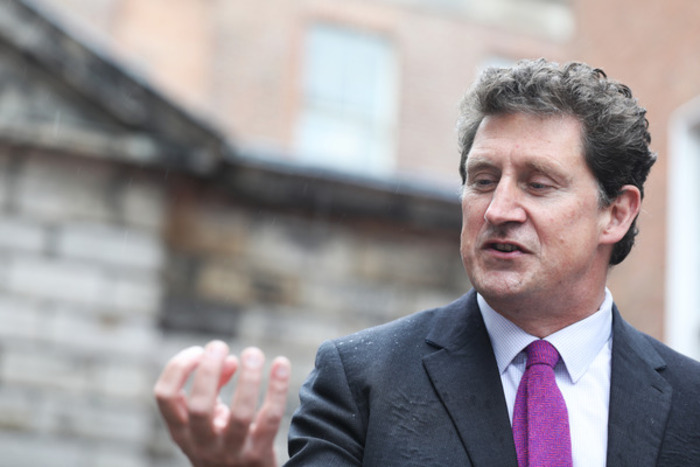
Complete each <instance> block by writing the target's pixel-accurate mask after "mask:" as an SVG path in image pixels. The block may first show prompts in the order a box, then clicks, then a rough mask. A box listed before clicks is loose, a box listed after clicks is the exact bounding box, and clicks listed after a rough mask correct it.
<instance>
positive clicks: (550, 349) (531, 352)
mask: <svg viewBox="0 0 700 467" xmlns="http://www.w3.org/2000/svg"><path fill="white" fill-rule="evenodd" d="M525 352H526V353H527V368H530V366H532V365H537V364H538V363H544V364H545V365H548V366H550V367H552V368H554V366H555V365H556V364H557V362H558V361H559V352H557V349H555V348H554V346H553V345H552V344H550V343H549V342H547V341H545V340H541V339H540V340H536V341H534V342H533V343H532V344H530V345H528V346H527V347H526V348H525Z"/></svg>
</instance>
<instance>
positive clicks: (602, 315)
mask: <svg viewBox="0 0 700 467" xmlns="http://www.w3.org/2000/svg"><path fill="white" fill-rule="evenodd" d="M476 298H477V303H478V304H479V310H481V316H482V317H483V319H484V324H485V325H486V330H487V331H488V333H489V337H490V339H491V346H492V347H493V353H494V355H495V356H496V363H497V364H498V371H499V372H500V373H501V374H503V372H505V371H506V369H507V368H508V365H510V364H511V363H512V362H513V359H515V357H516V356H517V355H518V354H519V353H520V352H522V351H523V350H524V349H525V347H527V346H528V345H529V344H530V343H531V342H533V341H535V340H537V339H538V338H537V337H536V336H533V335H531V334H528V333H527V332H525V331H523V330H522V329H521V328H519V327H518V326H517V325H515V324H514V323H513V322H511V321H509V320H508V319H507V318H505V317H503V316H502V315H501V314H499V313H498V312H496V311H495V310H494V309H493V308H491V306H490V305H489V304H488V303H486V300H485V299H484V298H483V297H482V296H481V294H477V297H476ZM612 304H613V298H612V294H611V293H610V290H608V289H607V287H606V289H605V298H604V299H603V303H602V304H601V305H600V308H598V311H596V312H595V313H593V314H592V315H591V316H588V317H586V318H585V319H582V320H581V321H578V322H576V323H574V324H571V325H569V326H567V327H565V328H563V329H560V330H559V331H557V332H555V333H554V334H550V335H549V336H547V337H545V340H546V341H548V342H549V343H550V344H552V345H553V346H554V347H555V348H556V349H557V350H558V351H559V355H561V359H562V361H563V362H564V366H565V368H566V370H567V372H568V373H569V377H570V378H571V380H572V381H573V382H574V383H576V382H577V381H578V380H579V378H581V376H583V375H584V373H585V372H586V370H588V367H589V366H590V364H591V363H592V362H593V359H594V358H595V357H596V355H598V353H599V352H600V350H601V349H602V348H603V346H604V345H605V343H606V342H608V340H609V339H610V337H611V335H612Z"/></svg>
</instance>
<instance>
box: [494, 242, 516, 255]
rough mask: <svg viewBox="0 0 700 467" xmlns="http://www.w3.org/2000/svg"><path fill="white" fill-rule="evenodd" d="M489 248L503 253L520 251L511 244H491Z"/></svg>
mask: <svg viewBox="0 0 700 467" xmlns="http://www.w3.org/2000/svg"><path fill="white" fill-rule="evenodd" d="M491 248H493V249H494V250H496V251H501V252H503V253H511V252H513V251H520V248H519V247H518V246H516V245H513V244H512V243H492V244H491Z"/></svg>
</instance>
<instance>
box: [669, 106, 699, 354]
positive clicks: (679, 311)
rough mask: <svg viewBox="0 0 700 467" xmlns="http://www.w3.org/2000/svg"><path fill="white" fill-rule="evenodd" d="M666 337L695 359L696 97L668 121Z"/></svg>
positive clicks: (697, 128) (696, 316)
mask: <svg viewBox="0 0 700 467" xmlns="http://www.w3.org/2000/svg"><path fill="white" fill-rule="evenodd" d="M667 206H668V208H667V215H668V220H667V229H668V230H667V235H666V238H667V240H666V241H667V249H666V251H667V268H666V270H667V273H666V316H665V324H666V333H665V334H666V335H665V340H666V342H667V343H668V344H669V345H670V346H671V347H673V348H674V349H676V350H678V351H679V352H681V353H684V354H686V355H689V356H691V357H693V358H695V359H700V97H697V98H695V99H694V100H692V101H691V102H689V103H687V104H685V105H683V106H682V107H680V108H679V109H678V110H677V111H676V112H675V113H674V114H673V116H672V118H671V122H670V126H669V161H668V202H667Z"/></svg>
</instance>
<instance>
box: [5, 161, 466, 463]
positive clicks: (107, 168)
mask: <svg viewBox="0 0 700 467" xmlns="http://www.w3.org/2000/svg"><path fill="white" fill-rule="evenodd" d="M262 181H264V180H262ZM290 186H294V184H291V185H290ZM308 188H309V187H308V186H307V184H306V183H300V184H299V187H298V189H299V190H305V189H308ZM357 190H358V191H357V196H358V199H360V200H362V202H363V203H364V202H365V201H366V200H371V199H372V198H371V197H367V193H366V192H364V191H363V190H365V188H362V187H358V188H357ZM382 196H388V197H391V196H394V195H393V194H391V193H387V194H386V195H382ZM366 197H367V198H366ZM426 206H427V205H426ZM453 207H454V209H456V210H458V206H457V204H456V203H455V204H454V206H453ZM450 209H452V208H450ZM458 235H459V232H458V231H457V229H448V228H444V227H442V228H430V227H429V226H425V225H424V226H422V227H416V226H415V225H411V224H410V223H408V222H402V221H400V220H397V219H396V217H392V218H389V217H387V218H382V217H381V216H379V217H377V216H376V214H373V215H366V216H362V215H358V213H357V212H355V213H353V215H352V216H347V215H344V214H343V212H337V211H332V212H331V211H326V210H324V209H309V207H308V206H307V207H304V206H301V205H300V206H298V207H295V208H290V207H289V206H286V207H284V208H281V207H279V205H275V203H274V202H270V199H267V200H266V201H265V202H261V201H260V199H258V198H256V197H254V196H246V197H242V196H239V195H237V194H236V193H235V192H234V191H231V190H229V189H228V188H227V183H226V182H225V181H224V182H222V181H221V180H217V179H216V178H215V177H210V178H201V177H194V176H191V175H187V174H185V173H169V172H168V171H167V170H160V169H153V168H151V169H148V170H146V169H142V168H139V167H138V166H128V165H124V164H121V163H117V162H114V161H109V160H98V159H90V158H84V157H71V156H68V155H65V154H56V153H51V152H48V151H43V152H42V151H36V150H27V149H18V148H16V147H14V148H13V147H0V452H2V456H1V459H2V460H1V461H0V464H1V465H8V466H13V467H29V466H32V467H34V466H37V465H58V466H71V467H82V466H85V467H107V466H115V467H116V466H119V467H145V466H154V467H159V466H179V465H182V466H185V465H187V462H186V459H185V458H184V456H183V455H182V454H180V453H179V452H178V451H177V450H176V448H175V447H174V446H173V444H172V443H171V441H170V440H169V437H168V434H167V432H166V430H165V429H164V426H163V423H162V422H161V420H160V418H159V416H158V414H157V411H156V408H155V403H154V401H153V398H152V386H153V383H154V382H155V379H156V378H157V376H158V374H159V372H160V370H161V368H162V366H163V365H164V364H165V362H166V361H167V359H168V358H170V357H171V356H172V355H173V354H174V353H175V352H177V351H178V350H180V349H182V348H184V347H186V346H190V345H202V344H205V343H206V342H207V341H208V340H210V339H214V338H217V339H223V340H225V341H226V342H228V343H229V344H230V345H231V347H232V349H233V350H234V351H235V352H240V350H242V349H243V348H244V347H245V346H248V345H257V346H259V347H261V348H262V349H263V350H264V351H265V352H266V354H267V355H268V356H269V357H270V358H272V357H273V356H275V355H280V354H282V355H287V356H288V357H289V358H290V359H291V360H292V364H293V368H294V369H293V384H292V389H291V391H290V394H289V402H288V414H287V415H288V417H287V420H286V421H285V422H284V429H283V430H282V432H281V433H280V435H279V436H278V438H277V442H278V451H279V452H280V454H281V459H284V458H285V456H286V428H287V426H288V422H289V416H290V415H291V413H292V411H293V410H294V409H295V408H296V406H297V403H298V398H297V393H298V389H299V386H300V385H301V383H302V381H303V380H304V378H305V377H306V375H307V374H308V372H309V371H310V370H311V368H312V366H313V361H314V354H315V351H316V348H317V347H318V345H319V344H320V343H321V342H322V341H323V340H325V339H330V338H334V337H337V336H340V335H343V334H347V333H350V332H353V331H355V330H359V329H361V328H364V327H367V326H372V325H375V324H379V323H383V322H386V321H389V320H391V319H394V318H397V317H399V316H402V315H405V314H409V313H412V312H414V311H418V310H420V309H424V308H428V307H432V306H436V305H441V304H444V303H446V302H448V301H451V300H452V299H454V298H456V297H457V296H459V295H460V294H461V293H463V292H464V291H466V289H467V288H468V284H467V283H466V278H465V275H464V273H463V271H462V267H461V264H460V261H459V254H458ZM230 392H231V390H230V388H227V389H226V393H225V397H228V396H229V395H230Z"/></svg>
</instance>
